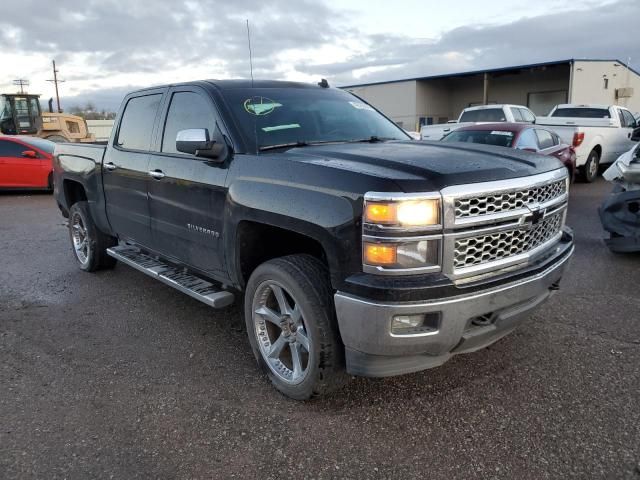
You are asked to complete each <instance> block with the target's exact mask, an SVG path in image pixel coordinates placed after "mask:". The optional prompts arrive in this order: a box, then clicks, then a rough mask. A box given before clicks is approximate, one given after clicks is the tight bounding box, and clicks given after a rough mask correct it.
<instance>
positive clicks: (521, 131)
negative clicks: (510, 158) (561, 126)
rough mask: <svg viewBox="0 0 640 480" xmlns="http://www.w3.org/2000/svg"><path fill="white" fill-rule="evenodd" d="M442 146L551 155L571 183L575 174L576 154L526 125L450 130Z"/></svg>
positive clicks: (541, 130) (553, 137) (544, 132)
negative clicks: (463, 145) (487, 147)
mask: <svg viewBox="0 0 640 480" xmlns="http://www.w3.org/2000/svg"><path fill="white" fill-rule="evenodd" d="M442 141H443V142H470V143H483V144H485V145H496V146H500V147H507V148H517V149H520V150H526V151H528V152H536V153H540V154H542V155H553V156H554V157H556V158H558V160H560V161H561V162H562V163H564V165H565V166H566V167H567V169H568V170H569V178H571V179H573V177H574V174H575V170H576V152H575V150H574V149H573V147H572V146H571V145H567V144H566V143H562V140H561V139H560V137H559V136H558V135H557V134H556V133H555V132H552V131H551V130H547V129H546V128H542V127H539V126H537V125H535V124H534V125H531V124H528V123H509V122H502V123H481V124H477V125H469V126H467V127H461V128H458V129H457V130H454V131H453V132H451V133H450V134H449V135H447V136H446V137H444V138H443V139H442Z"/></svg>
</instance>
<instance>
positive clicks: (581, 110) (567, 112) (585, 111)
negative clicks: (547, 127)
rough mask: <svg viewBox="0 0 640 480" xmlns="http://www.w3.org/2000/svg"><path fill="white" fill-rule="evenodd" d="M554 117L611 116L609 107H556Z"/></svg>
mask: <svg viewBox="0 0 640 480" xmlns="http://www.w3.org/2000/svg"><path fill="white" fill-rule="evenodd" d="M551 116H552V117H577V118H611V114H610V113H609V109H608V108H587V107H577V108H556V110H555V112H553V115H551Z"/></svg>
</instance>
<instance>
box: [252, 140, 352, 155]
mask: <svg viewBox="0 0 640 480" xmlns="http://www.w3.org/2000/svg"><path fill="white" fill-rule="evenodd" d="M346 141H348V140H319V141H315V142H308V141H306V140H298V141H297V142H289V143H279V144H277V145H263V146H261V147H260V148H258V150H259V151H261V152H263V151H265V150H275V149H278V148H296V147H310V146H312V145H327V144H329V143H344V142H346Z"/></svg>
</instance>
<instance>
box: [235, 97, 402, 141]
mask: <svg viewBox="0 0 640 480" xmlns="http://www.w3.org/2000/svg"><path fill="white" fill-rule="evenodd" d="M225 100H227V102H228V104H229V106H230V107H231V110H232V114H233V115H234V116H235V118H236V120H237V121H236V124H237V125H238V126H239V127H240V130H241V131H242V134H243V136H244V137H245V139H246V141H247V143H248V144H249V145H251V147H252V150H255V147H256V144H257V146H258V148H259V149H263V150H264V149H269V148H270V147H271V148H273V147H275V146H278V145H282V146H285V145H289V146H290V145H295V144H313V143H330V142H351V141H364V140H409V139H410V137H409V136H408V135H407V134H406V133H404V132H403V131H402V129H400V128H399V127H398V126H396V125H395V124H394V123H393V122H391V121H390V120H388V119H387V118H385V117H384V116H382V115H381V114H380V113H378V112H377V111H376V110H375V109H374V108H373V107H371V106H370V105H368V104H366V103H364V102H362V101H361V100H360V99H358V98H357V97H355V96H353V95H351V94H350V93H347V92H343V91H342V90H336V89H325V88H318V89H316V88H235V89H228V90H225ZM372 137H373V138H372Z"/></svg>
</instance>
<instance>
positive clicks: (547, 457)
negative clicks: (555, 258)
mask: <svg viewBox="0 0 640 480" xmlns="http://www.w3.org/2000/svg"><path fill="white" fill-rule="evenodd" d="M608 190H609V186H608V185H607V184H606V183H605V182H603V181H600V182H598V183H597V184H595V185H582V184H577V185H575V186H574V188H573V192H572V198H571V208H570V216H569V217H570V218H569V222H570V224H571V225H572V226H573V227H574V228H575V231H576V236H577V249H576V254H575V256H574V259H573V262H572V264H571V265H570V269H569V272H568V273H567V275H566V277H565V279H564V281H563V284H562V290H561V291H560V293H559V294H558V295H556V296H555V297H554V298H552V299H551V301H550V302H549V303H547V304H546V305H545V306H544V307H543V308H542V309H541V310H540V311H539V312H538V313H537V314H536V315H535V316H534V317H533V318H531V319H530V320H529V321H528V322H527V323H526V324H524V325H523V326H522V327H521V328H520V329H519V330H517V331H516V333H514V334H512V335H510V336H508V337H506V338H505V339H503V340H501V341H500V342H498V343H497V344H495V345H493V346H492V347H490V348H488V349H486V350H484V351H481V352H478V353H476V354H471V355H466V356H459V357H457V358H454V359H453V360H452V361H450V362H449V363H447V364H446V365H444V366H443V367H440V368H437V369H435V370H431V371H426V372H422V373H419V374H413V375H407V376H404V377H398V378H391V379H385V380H367V379H362V378H359V379H354V380H353V381H352V382H351V383H350V384H349V385H348V386H347V387H346V388H345V389H343V390H342V391H340V392H339V393H338V394H336V395H334V396H332V397H330V398H325V399H321V400H319V401H314V402H310V403H296V402H293V401H289V400H287V399H285V398H284V397H282V396H281V395H280V394H278V393H277V392H276V391H275V390H274V389H273V388H272V387H271V386H270V385H269V383H268V381H267V380H266V378H265V377H264V376H263V375H262V374H261V373H260V372H258V370H257V369H256V365H255V362H254V360H253V357H252V356H251V352H250V349H249V346H248V342H247V340H246V338H245V333H244V331H243V330H242V329H241V327H240V325H241V321H240V311H239V310H238V309H237V308H231V309H228V310H224V311H219V312H218V311H215V310H211V309H209V308H208V307H206V306H204V305H203V304H200V303H198V302H197V301H195V300H192V299H190V298H189V297H186V296H184V295H182V294H180V293H178V292H176V291H174V290H172V289H170V288H169V287H166V286H164V285H162V284H160V283H157V282H155V281H153V280H151V279H149V278H147V277H145V276H144V275H142V274H141V273H138V272H135V271H134V270H132V269H130V268H128V267H126V266H122V265H119V266H118V267H117V268H116V269H115V270H113V271H109V272H103V273H100V274H96V275H91V274H86V273H83V272H81V271H79V270H78V269H77V268H76V267H75V265H74V262H73V258H72V253H71V250H70V245H69V241H68V238H67V232H66V229H65V228H64V226H63V223H64V222H63V219H62V217H61V216H60V215H59V213H58V211H57V209H56V207H55V206H54V204H53V199H52V198H51V196H49V195H40V194H33V195H25V194H0V246H1V249H0V265H1V266H2V268H1V269H0V478H2V479H10V478H46V479H52V478H68V479H87V478H121V479H132V478H151V477H154V478H261V479H268V478H273V479H276V478H287V477H288V478H353V479H360V478H394V479H395V478H414V477H420V478H429V479H452V478H508V479H511V478H513V479H529V478H531V479H545V478H570V477H574V478H606V479H611V478H629V479H640V328H639V327H640V255H635V256H631V255H627V256H619V255H613V254H611V253H609V251H608V250H607V249H606V247H605V246H604V245H603V243H602V241H601V237H602V236H603V232H601V229H600V225H599V221H598V218H597V213H596V208H597V205H598V204H599V203H600V200H601V199H602V197H603V196H604V195H605V194H606V193H607V191H608Z"/></svg>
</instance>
